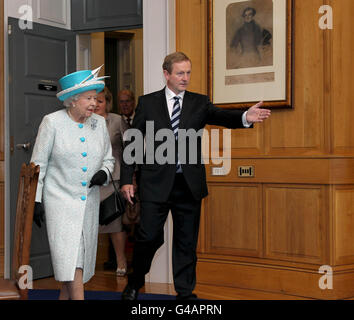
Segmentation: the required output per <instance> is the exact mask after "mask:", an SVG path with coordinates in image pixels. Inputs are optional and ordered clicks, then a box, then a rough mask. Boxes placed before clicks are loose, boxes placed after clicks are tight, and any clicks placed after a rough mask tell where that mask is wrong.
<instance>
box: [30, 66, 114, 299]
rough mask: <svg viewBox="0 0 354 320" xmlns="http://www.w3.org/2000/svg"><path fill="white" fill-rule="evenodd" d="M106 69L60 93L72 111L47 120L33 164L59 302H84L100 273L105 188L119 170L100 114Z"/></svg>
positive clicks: (73, 79) (86, 73)
mask: <svg viewBox="0 0 354 320" xmlns="http://www.w3.org/2000/svg"><path fill="white" fill-rule="evenodd" d="M99 70H100V68H97V69H96V70H93V71H91V70H82V71H77V72H74V73H71V74H68V75H66V76H64V77H63V78H61V79H60V80H59V82H60V85H61V87H62V91H61V92H59V93H58V94H57V97H58V98H59V100H61V101H63V102H64V106H65V107H66V108H64V109H61V110H59V111H56V112H53V113H50V114H48V115H46V116H44V118H43V120H42V122H41V124H40V126H39V130H38V134H37V138H36V142H35V145H34V148H33V153H32V158H31V162H34V163H35V164H36V165H39V166H40V174H39V180H38V186H37V192H36V200H35V201H36V202H35V210H34V221H35V222H36V223H37V224H38V226H40V225H41V221H43V214H44V212H45V218H46V219H45V222H46V226H47V233H48V240H49V248H50V253H51V258H52V263H53V269H54V277H55V279H56V280H57V281H60V282H61V283H62V287H61V290H60V296H59V299H61V300H69V299H71V300H83V299H84V283H86V282H87V281H89V280H90V278H91V277H92V276H93V275H94V273H95V264H96V251H97V238H98V212H99V201H100V195H99V188H98V186H101V185H107V184H108V183H109V179H110V178H109V172H108V170H113V168H114V158H113V156H112V147H111V142H110V139H109V134H108V131H107V126H106V123H105V120H104V118H102V117H100V116H98V115H96V114H95V113H94V110H95V108H96V98H97V93H98V92H100V91H102V90H103V88H104V85H105V84H104V81H102V79H103V78H104V77H100V78H98V77H97V75H98V73H99Z"/></svg>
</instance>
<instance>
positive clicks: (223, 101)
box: [208, 0, 293, 109]
mask: <svg viewBox="0 0 354 320" xmlns="http://www.w3.org/2000/svg"><path fill="white" fill-rule="evenodd" d="M292 12H293V0H208V35H209V37H208V94H209V97H210V99H211V101H212V102H213V103H214V104H215V105H217V106H219V107H222V108H230V109H234V108H240V109H243V108H244V109H246V108H249V107H250V106H252V105H254V104H255V103H257V102H259V101H263V106H264V107H266V108H292V107H293V104H292V65H293V63H292V59H293V53H292V30H293V29H292V24H293V19H292Z"/></svg>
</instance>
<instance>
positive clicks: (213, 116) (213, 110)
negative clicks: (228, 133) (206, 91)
mask: <svg viewBox="0 0 354 320" xmlns="http://www.w3.org/2000/svg"><path fill="white" fill-rule="evenodd" d="M205 98H206V108H207V124H210V125H215V126H223V127H226V128H229V129H236V128H244V125H243V122H242V115H243V113H244V112H245V111H244V110H239V109H234V110H232V109H222V108H219V107H216V106H214V104H213V103H212V102H211V101H210V100H209V98H208V97H207V96H205Z"/></svg>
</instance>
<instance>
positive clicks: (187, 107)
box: [179, 91, 193, 129]
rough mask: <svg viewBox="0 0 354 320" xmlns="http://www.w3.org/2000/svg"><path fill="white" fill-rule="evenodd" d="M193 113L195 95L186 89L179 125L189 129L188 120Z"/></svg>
mask: <svg viewBox="0 0 354 320" xmlns="http://www.w3.org/2000/svg"><path fill="white" fill-rule="evenodd" d="M192 113H193V97H192V96H191V94H190V93H189V91H186V92H185V93H184V97H183V104H182V111H181V120H180V122H179V127H180V128H184V129H187V128H186V127H185V125H186V122H187V120H188V119H189V117H190V116H191V114H192Z"/></svg>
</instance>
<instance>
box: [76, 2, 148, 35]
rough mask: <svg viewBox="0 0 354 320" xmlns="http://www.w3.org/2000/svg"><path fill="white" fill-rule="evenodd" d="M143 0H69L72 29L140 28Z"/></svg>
mask: <svg viewBox="0 0 354 320" xmlns="http://www.w3.org/2000/svg"><path fill="white" fill-rule="evenodd" d="M142 2H143V0H99V1H98V0H71V28H72V29H73V30H76V31H79V30H94V29H106V30H113V29H114V30H119V29H132V28H141V27H142V25H143V4H142Z"/></svg>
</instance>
